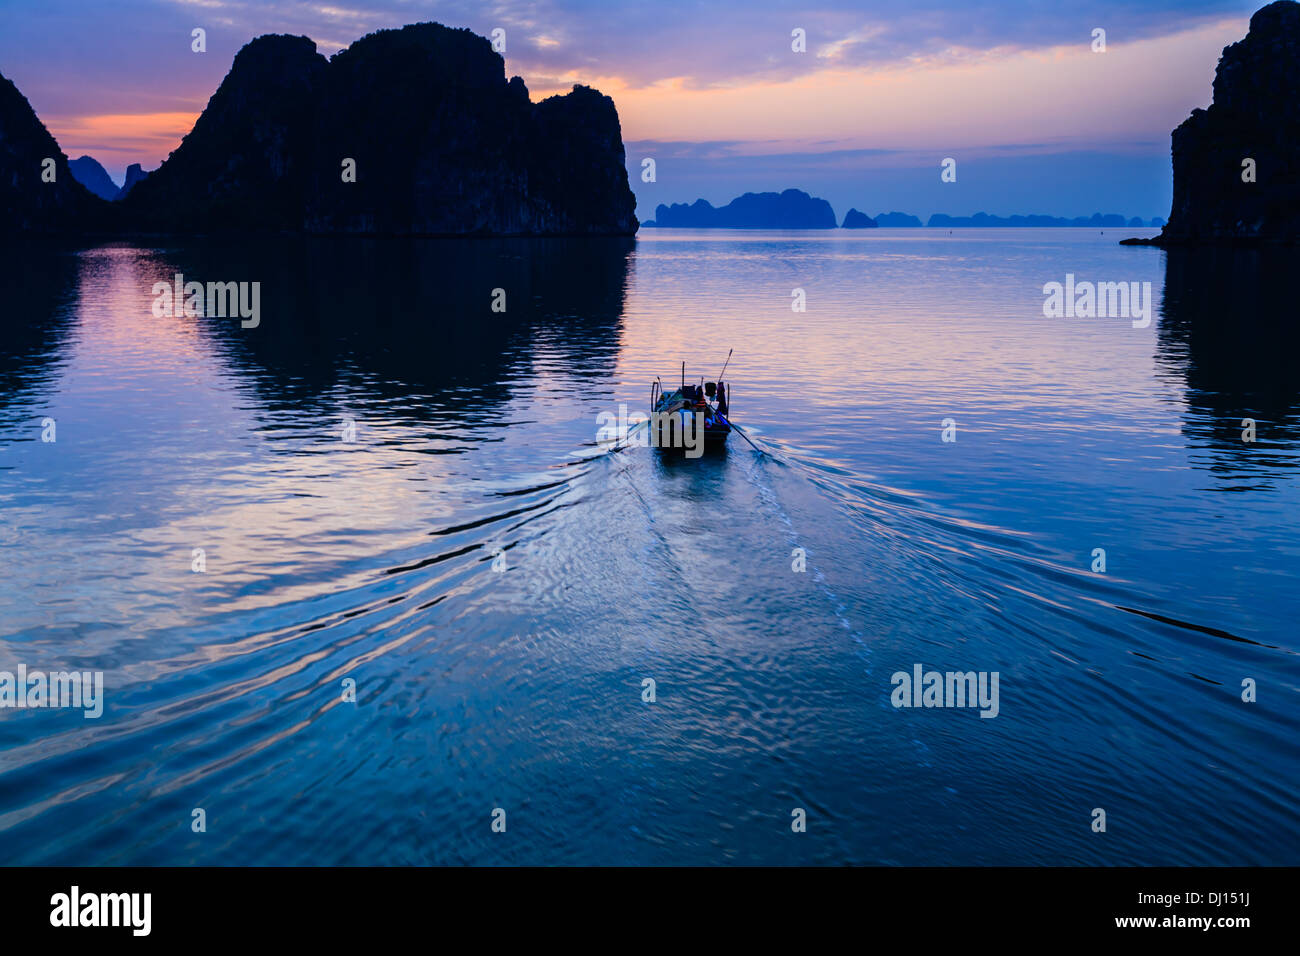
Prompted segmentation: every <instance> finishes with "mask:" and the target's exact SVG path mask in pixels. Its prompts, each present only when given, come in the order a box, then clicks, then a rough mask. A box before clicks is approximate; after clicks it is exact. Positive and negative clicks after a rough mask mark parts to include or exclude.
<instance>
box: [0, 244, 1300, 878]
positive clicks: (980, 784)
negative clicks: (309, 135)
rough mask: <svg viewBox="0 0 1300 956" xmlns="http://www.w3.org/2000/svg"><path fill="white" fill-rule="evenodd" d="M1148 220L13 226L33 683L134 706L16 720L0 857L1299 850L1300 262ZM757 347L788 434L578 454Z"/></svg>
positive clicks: (10, 475) (762, 402) (35, 713)
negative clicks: (1081, 297) (359, 235)
mask: <svg viewBox="0 0 1300 956" xmlns="http://www.w3.org/2000/svg"><path fill="white" fill-rule="evenodd" d="M1139 232H1140V233H1141V232H1143V231H1139ZM1146 233H1149V230H1148V231H1146V232H1145V233H1143V234H1146ZM1125 235H1127V233H1125ZM1120 238H1122V235H1121V234H1112V233H1111V232H1110V231H1107V232H1106V233H1105V234H1104V235H1103V234H1099V233H1097V232H1096V231H1093V230H1086V229H1060V230H1056V229H1031V230H1000V229H984V230H954V231H953V232H952V233H947V232H943V231H939V230H928V229H914V230H883V229H882V230H871V231H864V232H860V233H859V232H844V231H842V230H836V231H833V232H827V233H819V234H809V233H768V232H739V231H737V232H730V231H692V232H685V231H683V232H674V231H668V230H645V231H643V232H642V234H641V235H640V236H638V238H637V239H636V240H634V241H633V240H627V241H623V240H486V239H484V240H446V241H443V240H424V241H402V240H389V241H378V240H376V241H369V240H323V239H322V240H306V241H303V240H276V241H263V242H242V243H223V242H216V241H213V242H205V243H195V242H187V243H163V244H158V245H154V246H138V245H128V244H110V245H102V246H91V247H81V248H60V247H44V246H40V245H30V244H29V245H27V246H24V247H23V248H21V249H13V250H8V251H7V253H6V257H5V261H6V264H5V266H4V267H3V272H2V273H0V295H2V296H3V299H2V301H3V302H4V303H5V305H4V311H3V317H2V318H0V324H2V325H3V328H4V338H3V342H0V671H9V672H14V671H16V669H17V668H18V667H19V665H23V666H25V667H27V668H28V669H29V670H33V671H35V670H41V671H53V670H63V669H76V670H80V671H102V672H103V675H104V712H103V716H102V717H100V718H98V719H87V718H85V717H84V716H83V714H82V713H81V712H80V711H77V710H72V709H64V710H55V709H15V708H8V709H0V863H5V864H55V863H58V864H76V865H85V864H190V863H193V864H233V865H247V864H253V865H258V864H269V865H318V864H319V865H327V864H446V863H451V864H459V863H473V864H520V863H560V864H674V863H682V864H709V863H748V864H766V863H776V864H841V863H858V864H922V865H943V864H1048V865H1077V864H1088V865H1122V864H1163V865H1177V864H1195V865H1200V864H1225V865H1226V864H1295V863H1297V862H1300V860H1298V859H1297V848H1298V847H1300V813H1298V812H1297V806H1296V796H1295V795H1296V786H1297V783H1298V782H1300V743H1298V741H1300V735H1298V732H1300V706H1297V705H1298V703H1300V658H1298V657H1297V648H1298V647H1300V641H1298V640H1297V625H1296V622H1297V620H1300V586H1298V585H1300V482H1298V481H1297V478H1300V471H1297V465H1298V464H1300V452H1298V443H1300V368H1298V367H1297V351H1296V346H1297V340H1300V332H1298V331H1297V329H1298V328H1300V326H1298V325H1297V322H1296V306H1295V301H1294V297H1293V295H1292V293H1291V291H1290V290H1289V289H1288V283H1289V281H1290V277H1291V276H1292V275H1294V274H1295V271H1296V265H1297V264H1300V263H1298V262H1297V257H1296V255H1295V254H1294V253H1284V252H1270V251H1235V252H1230V251H1218V252H1186V251H1182V252H1179V251H1170V252H1164V251H1161V250H1158V249H1153V248H1126V247H1120V246H1119V245H1118V244H1117V241H1118V240H1119V239H1120ZM177 273H180V274H183V275H184V276H185V277H186V279H187V280H194V281H201V282H208V281H214V282H217V281H219V282H231V281H233V282H240V281H257V282H259V283H260V290H261V300H260V321H259V324H258V325H257V326H256V327H255V328H244V327H242V325H241V323H240V321H239V320H238V319H237V318H235V319H231V318H218V317H215V316H180V317H167V316H164V317H155V315H154V314H153V310H152V308H151V307H152V305H153V302H154V295H153V287H154V284H155V283H156V282H159V281H166V282H170V281H171V280H172V279H173V277H174V276H175V275H176V274H177ZM1067 274H1069V275H1073V276H1075V278H1076V280H1077V281H1093V282H1137V283H1150V284H1151V290H1152V296H1153V299H1154V308H1153V311H1152V313H1151V318H1150V323H1149V325H1147V326H1146V327H1137V328H1135V327H1134V323H1133V322H1132V321H1130V319H1129V318H1125V317H1116V318H1065V317H1061V318H1048V317H1046V316H1045V315H1044V311H1043V303H1044V298H1045V296H1044V293H1043V286H1044V284H1045V283H1049V282H1062V283H1064V282H1065V281H1066V276H1067ZM495 290H504V296H505V305H506V309H505V311H504V312H494V311H493V309H492V304H493V302H494V301H499V296H498V295H497V293H496V292H495ZM795 290H803V295H804V297H805V300H806V311H803V312H796V311H793V310H792V307H791V306H792V302H793V301H795V299H794V298H793V296H794V294H795ZM1139 324H1140V323H1139ZM731 348H734V349H735V354H734V356H733V357H732V359H731V366H730V368H729V369H728V371H727V375H726V377H727V379H728V381H729V382H730V383H731V384H732V388H733V394H732V418H733V420H734V421H735V422H736V423H737V424H739V425H740V426H741V427H742V428H744V429H745V431H746V433H747V435H748V436H749V437H750V438H751V439H752V440H753V441H754V443H755V444H757V445H758V446H759V447H760V448H762V449H763V450H764V453H762V454H760V453H759V452H756V451H755V450H754V449H753V448H752V447H751V445H750V444H748V443H747V442H746V441H745V440H744V438H743V437H742V436H741V435H739V434H736V435H733V436H732V438H731V441H730V442H729V445H728V447H727V449H726V450H725V452H723V453H721V454H710V455H706V456H704V457H702V458H699V459H697V460H692V459H684V458H682V457H680V456H672V455H665V454H662V453H660V452H658V451H656V450H654V449H650V448H644V447H636V446H635V444H634V445H633V446H632V447H624V448H622V450H618V451H612V452H611V451H609V450H608V449H606V448H603V447H601V446H600V445H598V444H597V434H598V431H599V429H600V421H599V419H598V416H600V415H601V413H605V412H608V413H611V414H613V415H618V414H619V411H620V406H626V408H627V410H628V411H629V412H644V411H645V410H646V405H647V402H648V399H649V394H650V384H651V382H652V381H653V380H654V378H655V377H656V376H659V377H661V378H662V379H663V381H664V382H665V383H666V384H670V385H671V384H673V383H676V382H677V381H678V379H679V378H680V376H681V370H680V368H681V366H680V363H681V362H682V361H686V362H687V373H686V374H687V378H688V380H693V381H695V382H697V383H698V381H699V380H700V379H701V378H705V379H708V380H713V379H714V378H716V376H717V373H718V371H719V369H720V367H721V365H722V362H723V360H724V359H725V358H726V356H727V352H728V350H729V349H731ZM1244 419H1251V420H1253V421H1254V422H1255V423H1256V424H1255V436H1254V437H1255V440H1254V441H1243V431H1244V430H1245V428H1246V426H1245V425H1244V424H1243V420H1244ZM51 420H52V421H51ZM945 420H950V421H949V422H948V425H949V426H950V427H949V428H948V437H949V438H955V440H952V441H945V440H944V431H945ZM51 425H52V427H53V432H52V433H51ZM50 437H53V438H54V440H53V441H49V440H45V439H48V438H50ZM634 437H635V436H634ZM1097 549H1102V550H1104V560H1105V569H1104V571H1100V570H1094V568H1095V567H1099V564H1098V554H1097ZM197 551H201V555H200V554H198V553H197ZM801 556H802V560H801ZM798 566H802V567H803V568H805V570H803V571H798V570H795V568H796V567H798ZM196 567H197V568H201V570H196ZM918 664H919V665H921V666H922V667H923V669H925V670H938V671H962V672H965V671H982V672H997V673H998V675H999V702H998V713H997V716H996V717H994V718H991V719H990V718H981V716H980V712H979V710H978V709H972V708H965V709H961V708H919V709H915V708H896V707H895V706H893V704H892V703H891V692H892V691H893V689H894V686H893V684H892V682H891V676H892V675H893V674H894V673H896V672H900V671H903V672H907V673H909V674H910V673H911V672H912V670H913V668H914V666H916V665H918ZM349 679H350V680H352V681H355V688H356V692H355V702H352V701H351V700H345V699H344V698H345V693H344V692H345V688H346V686H347V685H346V684H345V681H347V680H349ZM647 679H649V680H652V681H654V697H655V699H654V701H653V702H646V701H645V700H644V699H643V695H644V694H646V690H645V687H646V685H645V684H644V683H643V682H645V681H646V680H647ZM1243 681H1249V682H1253V686H1254V688H1255V691H1254V693H1255V697H1256V699H1255V700H1253V701H1251V702H1247V701H1244V700H1243ZM497 808H500V809H502V810H504V811H505V819H506V821H507V826H506V831H505V832H504V833H498V832H494V831H493V829H492V820H493V811H494V810H495V809H497ZM796 808H802V809H803V810H805V811H806V816H807V832H805V833H796V832H792V829H791V821H792V812H793V811H794V810H795V809H796ZM1097 808H1100V809H1104V810H1105V813H1106V823H1107V825H1106V830H1105V832H1094V830H1093V827H1092V823H1093V819H1094V810H1095V809H1097ZM196 809H202V810H203V811H204V816H205V819H206V830H205V831H204V832H195V830H194V828H193V825H192V823H193V820H194V811H195V810H196Z"/></svg>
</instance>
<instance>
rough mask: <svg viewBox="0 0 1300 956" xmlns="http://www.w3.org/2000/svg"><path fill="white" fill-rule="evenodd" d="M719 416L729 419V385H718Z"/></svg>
mask: <svg viewBox="0 0 1300 956" xmlns="http://www.w3.org/2000/svg"><path fill="white" fill-rule="evenodd" d="M718 414H719V415H721V416H722V417H723V418H726V417H727V383H726V382H719V383H718Z"/></svg>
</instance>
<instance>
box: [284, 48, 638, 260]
mask: <svg viewBox="0 0 1300 956" xmlns="http://www.w3.org/2000/svg"><path fill="white" fill-rule="evenodd" d="M314 150H315V157H316V162H315V164H314V166H313V174H314V178H313V189H312V194H311V198H310V201H309V202H308V205H307V210H306V227H307V229H308V230H309V231H313V232H379V233H395V234H430V235H456V234H496V235H584V234H585V235H630V234H632V233H633V232H635V231H636V218H635V214H634V211H635V199H634V197H633V195H632V190H631V188H630V187H629V186H628V181H627V170H626V169H625V167H624V153H623V139H622V132H621V130H620V128H619V122H618V114H617V112H616V111H615V109H614V103H613V101H612V100H610V99H609V97H607V96H602V95H601V94H600V93H597V92H596V91H595V90H591V89H588V88H586V87H581V86H578V87H574V89H573V92H571V93H569V94H568V95H566V96H555V97H551V98H549V99H547V100H544V101H543V102H541V103H537V104H533V103H532V102H530V100H529V98H528V90H527V88H526V87H525V86H524V82H523V80H521V79H520V78H519V77H515V78H513V79H512V80H510V81H509V82H507V81H506V77H505V63H504V61H503V60H502V59H501V57H500V55H499V54H497V53H495V52H494V51H493V50H492V47H491V45H490V44H489V43H488V41H487V40H486V39H484V38H483V37H480V36H476V35H475V34H473V33H471V32H470V31H468V30H453V29H449V28H447V27H444V26H441V25H439V24H436V23H420V24H415V25H413V26H408V27H404V28H402V29H401V30H382V31H380V32H378V33H373V34H371V35H369V36H367V37H364V38H363V39H361V40H358V41H357V42H356V43H354V44H352V46H351V47H349V48H348V49H347V50H344V51H343V52H341V53H339V54H337V55H336V56H335V57H334V58H333V60H331V61H330V64H329V69H328V71H327V76H326V88H325V90H324V92H323V95H322V97H321V102H320V122H319V123H318V126H317V129H316V135H315V141H314ZM345 159H352V160H355V162H356V181H355V182H344V181H343V176H342V169H343V166H342V164H343V161H344V160H345Z"/></svg>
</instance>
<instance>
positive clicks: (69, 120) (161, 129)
mask: <svg viewBox="0 0 1300 956" xmlns="http://www.w3.org/2000/svg"><path fill="white" fill-rule="evenodd" d="M198 118H199V117H198V114H197V113H108V114H100V115H97V116H51V117H46V118H45V125H46V128H48V129H49V131H50V132H51V133H52V134H53V135H54V138H55V139H56V140H58V141H59V147H60V148H61V149H62V150H63V151H64V152H65V153H67V154H68V156H69V157H72V158H76V157H77V156H81V155H82V154H83V153H89V154H90V155H91V156H94V157H95V158H96V159H97V160H99V161H100V163H101V164H103V165H104V166H106V167H111V168H112V169H116V168H117V167H122V168H125V167H126V166H128V165H129V164H131V163H140V164H141V165H142V166H144V168H145V169H154V168H156V167H157V166H158V165H159V163H161V162H162V161H163V160H164V159H166V158H167V154H168V153H170V152H171V151H172V150H174V149H175V148H176V147H177V146H179V145H180V142H181V140H182V139H183V138H184V137H185V134H187V133H188V132H189V131H190V130H191V129H193V127H194V121H195V120H197V119H198ZM110 171H111V170H110ZM119 175H120V174H119Z"/></svg>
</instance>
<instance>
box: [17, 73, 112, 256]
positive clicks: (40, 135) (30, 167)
mask: <svg viewBox="0 0 1300 956" xmlns="http://www.w3.org/2000/svg"><path fill="white" fill-rule="evenodd" d="M46 159H53V160H54V182H45V181H43V179H42V172H43V163H44V161H45V160H46ZM105 206H106V204H105V203H103V202H101V201H100V200H99V199H98V198H97V197H95V196H92V195H91V194H90V192H89V191H88V190H87V189H86V188H85V187H84V186H82V185H81V183H79V182H77V180H76V178H75V177H73V175H72V169H71V168H70V167H69V166H68V157H66V156H64V155H63V153H62V152H61V151H60V149H59V144H58V143H56V142H55V141H54V137H53V136H51V135H50V133H49V131H48V130H47V129H46V128H45V126H44V125H42V123H41V121H40V120H39V119H37V117H36V111H35V110H33V109H32V107H31V104H30V103H28V102H27V98H26V97H25V96H23V95H22V93H20V92H18V88H17V87H16V86H14V85H13V83H11V82H10V81H9V80H7V79H5V78H4V77H3V76H0V233H5V232H61V231H64V230H67V229H69V228H73V227H75V226H79V225H80V224H81V223H87V222H95V223H99V221H100V217H102V216H103V215H104V214H105V213H104V208H105Z"/></svg>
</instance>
